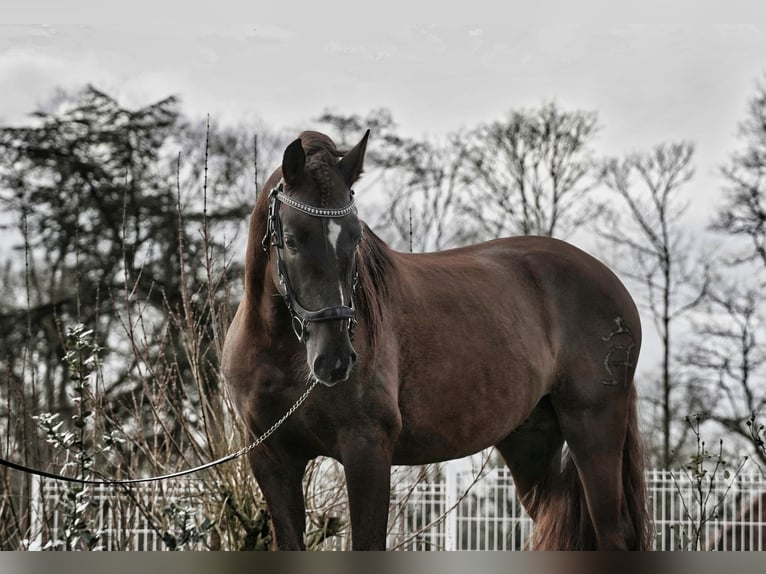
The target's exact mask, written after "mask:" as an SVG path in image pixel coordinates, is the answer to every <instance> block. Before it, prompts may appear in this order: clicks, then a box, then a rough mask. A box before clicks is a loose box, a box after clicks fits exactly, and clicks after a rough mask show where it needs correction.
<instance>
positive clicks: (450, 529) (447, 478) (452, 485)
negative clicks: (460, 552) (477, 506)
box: [444, 460, 459, 550]
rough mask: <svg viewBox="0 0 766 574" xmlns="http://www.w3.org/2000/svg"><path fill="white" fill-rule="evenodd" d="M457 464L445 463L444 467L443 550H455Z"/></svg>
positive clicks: (455, 462) (454, 462)
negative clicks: (444, 513) (444, 518)
mask: <svg viewBox="0 0 766 574" xmlns="http://www.w3.org/2000/svg"><path fill="white" fill-rule="evenodd" d="M458 466H459V464H458V462H457V461H455V460H450V461H447V463H446V464H445V465H444V511H445V512H447V519H446V520H445V521H444V549H445V550H457V507H456V506H455V505H456V504H457V488H458V486H457V469H458Z"/></svg>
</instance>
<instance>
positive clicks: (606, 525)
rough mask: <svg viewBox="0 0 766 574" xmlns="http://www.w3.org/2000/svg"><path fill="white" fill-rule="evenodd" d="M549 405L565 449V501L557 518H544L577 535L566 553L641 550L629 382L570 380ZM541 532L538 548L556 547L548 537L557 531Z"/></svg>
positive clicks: (639, 477) (638, 469)
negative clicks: (555, 418) (543, 537)
mask: <svg viewBox="0 0 766 574" xmlns="http://www.w3.org/2000/svg"><path fill="white" fill-rule="evenodd" d="M551 402H552V405H553V408H554V410H555V412H556V415H557V418H558V421H559V424H560V427H561V431H562V433H563V435H564V439H565V440H566V442H567V445H568V457H567V460H566V461H565V463H564V469H563V482H564V483H565V485H566V486H565V489H566V491H567V492H566V498H568V499H569V503H568V505H567V507H566V508H564V507H560V508H559V509H558V510H557V512H558V513H559V517H558V518H555V517H549V518H551V519H553V520H557V522H558V524H559V526H558V528H559V529H561V528H570V529H573V532H576V533H577V537H576V538H575V539H574V540H572V539H571V535H570V540H569V542H568V543H567V544H574V548H572V549H581V550H590V549H599V550H631V549H645V548H646V546H647V537H646V536H645V532H646V530H647V529H646V526H645V524H646V520H645V505H644V498H643V496H644V494H643V490H644V488H645V485H644V478H643V465H644V461H643V458H640V457H639V456H638V455H639V449H638V448H637V441H638V440H639V435H638V431H637V420H636V419H637V417H636V412H635V411H636V404H635V403H636V397H635V390H634V389H633V385H632V381H630V380H628V382H627V383H626V384H624V385H616V384H606V383H605V382H604V381H602V380H600V379H599V378H598V377H580V378H573V379H570V380H569V381H567V382H566V383H564V384H562V385H561V386H560V387H559V388H557V390H556V392H554V393H552V396H551ZM578 501H579V502H578ZM583 502H584V503H583ZM565 517H568V518H565ZM567 523H568V524H567ZM543 534H545V533H543ZM547 534H548V535H549V540H548V541H547V542H546V541H545V540H539V542H540V545H541V546H550V545H551V544H554V545H555V544H557V541H556V536H555V535H552V534H558V535H561V532H560V531H559V532H558V533H555V532H550V531H549V532H548V533H547Z"/></svg>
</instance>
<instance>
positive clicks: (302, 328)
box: [261, 182, 359, 343]
mask: <svg viewBox="0 0 766 574" xmlns="http://www.w3.org/2000/svg"><path fill="white" fill-rule="evenodd" d="M353 195H354V192H353V190H351V196H352V197H351V201H350V202H349V203H348V204H347V205H345V206H344V207H341V208H339V209H328V208H324V207H315V206H313V205H308V204H306V203H302V202H300V201H298V200H296V199H294V198H292V197H290V196H289V195H285V194H284V192H283V184H282V183H281V182H280V184H279V185H278V186H277V187H275V188H274V189H272V190H271V193H269V219H268V223H267V226H266V227H267V228H266V235H264V237H263V241H262V242H261V245H262V247H263V250H264V251H268V250H269V247H275V248H276V249H275V251H276V254H277V273H278V274H279V284H280V286H281V287H282V292H281V295H282V298H283V299H284V301H285V305H286V306H287V310H288V311H289V313H290V319H291V321H292V328H293V332H294V333H295V336H296V337H298V340H299V341H300V342H301V343H304V342H305V341H306V327H307V326H308V324H309V323H316V322H319V321H335V320H343V319H346V320H348V333H349V337H351V339H352V340H353V337H354V330H355V329H356V309H355V306H354V295H355V294H356V287H357V283H358V282H359V281H358V279H359V275H358V272H357V270H356V269H355V270H354V282H353V284H352V287H351V301H350V303H349V305H348V306H346V305H334V306H332V307H325V308H323V309H320V310H318V311H309V310H308V309H306V308H305V307H304V306H303V305H301V304H300V303H299V302H298V298H297V297H296V296H295V291H293V288H292V286H291V285H290V277H289V276H288V275H287V267H286V266H285V262H284V260H283V259H282V248H283V247H284V238H283V236H282V219H281V218H280V216H279V206H280V205H281V204H283V203H284V204H285V205H287V206H288V207H291V208H293V209H295V210H297V211H300V212H301V213H305V214H306V215H310V216H311V217H320V218H324V217H344V216H346V215H348V214H349V213H352V212H353V211H354V210H355V207H354V198H353Z"/></svg>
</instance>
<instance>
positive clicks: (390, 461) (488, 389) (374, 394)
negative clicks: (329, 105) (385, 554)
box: [223, 132, 649, 549]
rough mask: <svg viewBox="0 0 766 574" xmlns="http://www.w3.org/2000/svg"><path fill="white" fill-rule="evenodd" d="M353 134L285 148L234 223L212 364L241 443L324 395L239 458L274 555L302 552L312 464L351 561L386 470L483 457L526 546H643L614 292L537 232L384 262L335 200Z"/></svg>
mask: <svg viewBox="0 0 766 574" xmlns="http://www.w3.org/2000/svg"><path fill="white" fill-rule="evenodd" d="M368 134H369V132H368ZM368 134H365V136H364V138H362V140H361V141H360V142H359V144H357V145H356V146H355V147H354V148H353V149H352V150H350V151H349V152H348V153H342V152H340V151H338V150H337V149H336V147H335V145H334V144H333V142H332V141H331V140H330V139H329V138H328V137H327V136H324V135H322V134H319V133H316V132H305V133H303V134H301V136H300V138H299V139H297V140H295V141H294V142H293V143H291V144H290V145H289V146H288V147H287V149H286V150H285V153H284V158H283V161H282V166H281V168H279V169H277V170H276V171H275V172H274V173H273V174H272V175H271V177H270V178H269V180H268V182H267V183H266V190H267V192H266V193H262V194H260V196H259V197H258V198H257V200H256V205H255V209H254V210H253V213H252V217H251V220H250V231H249V240H248V247H247V260H246V262H245V292H244V297H243V299H242V301H241V303H240V305H239V309H238V310H237V313H236V316H235V318H234V321H233V323H232V325H231V327H230V329H229V332H228V335H227V338H226V344H225V351H224V357H223V371H224V374H225V377H226V379H227V381H228V384H229V385H230V386H231V388H232V389H233V391H234V393H235V396H236V398H237V401H238V403H239V405H240V409H241V413H242V416H243V417H244V419H245V421H246V423H247V425H248V426H249V427H250V429H251V430H252V432H253V433H255V434H260V433H262V432H264V430H266V429H267V428H268V427H269V426H270V425H271V424H272V423H273V422H274V421H275V420H276V419H278V418H279V417H280V416H281V415H282V414H284V412H285V411H287V409H288V408H289V407H290V406H291V405H292V404H293V403H294V402H295V401H296V398H297V397H298V396H300V395H301V394H302V393H303V392H304V390H305V389H306V384H307V381H313V380H314V379H316V380H318V381H319V382H320V383H323V386H319V387H318V388H317V389H316V390H315V391H314V393H313V394H311V395H310V396H309V397H308V400H306V402H305V403H304V404H303V405H302V406H301V407H300V408H299V409H298V410H297V411H296V412H295V414H294V415H293V416H292V417H291V418H290V419H288V420H287V422H286V423H285V424H284V425H283V426H282V427H280V428H279V430H278V431H277V432H275V433H274V435H273V436H271V437H270V438H269V439H268V440H267V441H266V442H265V443H264V444H262V445H261V446H259V447H258V448H256V449H255V450H253V451H252V452H251V464H252V468H253V471H254V473H255V477H256V479H257V481H258V483H259V485H260V487H261V489H262V490H263V493H264V495H265V497H266V501H267V503H268V506H269V510H270V512H271V516H272V519H273V526H274V535H275V543H276V546H277V547H278V548H280V549H300V548H304V540H303V534H304V529H305V516H304V513H305V510H304V501H303V494H302V487H301V480H302V477H303V473H304V470H305V467H306V464H307V462H308V461H309V460H311V459H312V458H314V457H317V456H320V455H324V456H329V457H333V458H335V459H337V460H339V461H340V462H341V463H343V466H344V469H345V474H346V479H347V486H348V500H349V507H350V514H351V525H352V538H353V548H354V549H382V548H384V547H385V541H386V523H387V517H388V506H389V487H390V471H391V465H394V464H396V465H399V464H404V465H410V464H424V463H432V462H436V461H443V460H447V459H453V458H458V457H463V456H466V455H469V454H471V453H475V452H477V451H479V450H481V449H484V448H487V447H489V446H492V445H494V446H496V447H497V449H498V450H499V451H500V453H501V454H502V456H503V457H504V459H505V461H506V462H507V464H508V466H509V468H510V470H511V472H512V473H513V477H514V480H515V482H516V484H517V487H518V491H519V492H520V495H521V499H522V502H523V503H524V505H525V507H526V509H527V510H528V511H529V514H530V515H531V516H532V518H533V519H534V521H535V536H534V543H533V548H536V549H592V548H597V549H625V548H627V549H644V548H647V547H648V546H649V527H648V524H649V522H648V516H647V511H646V505H645V484H644V474H643V468H644V466H643V465H644V459H643V452H642V449H641V440H640V436H639V433H638V430H637V420H636V394H635V390H634V386H633V373H634V371H635V366H636V360H637V358H638V352H639V348H640V345H641V326H640V323H639V317H638V313H637V311H636V307H635V305H634V303H633V301H632V300H631V297H630V295H629V294H628V292H627V291H626V290H625V288H624V287H623V285H622V284H621V283H620V281H619V280H618V279H617V277H616V276H615V275H614V274H613V273H612V272H611V271H610V270H609V269H607V268H606V267H605V266H604V265H603V264H601V263H600V262H599V261H597V260H596V259H594V258H593V257H591V256H589V255H587V254H586V253H584V252H582V251H580V250H579V249H577V248H575V247H573V246H571V245H569V244H567V243H564V242H562V241H558V240H555V239H550V238H547V237H514V238H510V239H501V240H497V241H490V242H487V243H482V244H479V245H473V246H470V247H464V248H460V249H453V250H450V251H444V252H441V253H425V254H409V253H398V252H396V251H393V250H392V249H390V248H389V247H388V246H387V245H386V244H385V243H384V242H383V241H381V240H380V239H379V238H378V237H377V236H376V235H375V234H374V233H373V232H372V231H370V229H369V228H368V227H367V226H366V225H365V224H364V223H362V222H361V221H360V220H359V219H358V218H357V214H356V209H355V207H354V205H353V192H352V191H351V186H352V185H353V184H354V182H355V181H356V180H357V178H358V177H359V175H360V173H361V171H362V163H363V160H364V154H365V149H366V146H367V135H368ZM269 192H270V193H269ZM565 442H566V444H567V445H568V449H567V453H568V454H567V455H565V456H564V458H563V460H562V448H563V445H564V443H565Z"/></svg>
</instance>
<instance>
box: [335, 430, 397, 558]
mask: <svg viewBox="0 0 766 574" xmlns="http://www.w3.org/2000/svg"><path fill="white" fill-rule="evenodd" d="M345 442H346V444H345V445H344V447H343V450H342V452H343V467H344V470H345V474H346V486H347V489H348V504H349V510H350V515H351V537H352V548H353V549H354V550H385V549H386V530H387V526H388V505H389V502H390V498H391V448H390V446H389V445H387V444H381V443H380V442H379V441H372V440H367V439H360V438H359V437H349V440H348V441H345Z"/></svg>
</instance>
